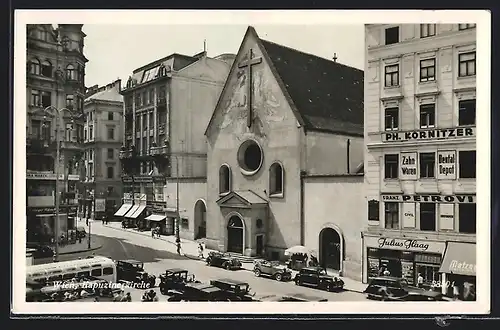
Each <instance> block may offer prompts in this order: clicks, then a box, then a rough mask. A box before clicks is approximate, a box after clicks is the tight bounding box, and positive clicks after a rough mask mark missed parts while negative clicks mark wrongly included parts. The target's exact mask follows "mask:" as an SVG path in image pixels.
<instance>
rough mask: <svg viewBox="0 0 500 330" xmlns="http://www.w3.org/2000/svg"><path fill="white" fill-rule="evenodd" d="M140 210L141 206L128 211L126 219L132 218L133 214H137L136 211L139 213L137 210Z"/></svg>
mask: <svg viewBox="0 0 500 330" xmlns="http://www.w3.org/2000/svg"><path fill="white" fill-rule="evenodd" d="M138 208H139V205H133V206H132V207H131V208H130V210H128V211H127V213H125V215H124V217H125V218H132V214H134V213H135V211H137V209H138Z"/></svg>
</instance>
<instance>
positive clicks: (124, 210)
mask: <svg viewBox="0 0 500 330" xmlns="http://www.w3.org/2000/svg"><path fill="white" fill-rule="evenodd" d="M132 206H133V205H132V204H123V205H122V206H120V208H119V209H118V211H116V213H115V217H123V216H124V215H125V214H126V213H127V212H128V211H129V210H130V209H131V208H132Z"/></svg>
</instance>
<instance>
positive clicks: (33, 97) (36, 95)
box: [31, 89, 41, 106]
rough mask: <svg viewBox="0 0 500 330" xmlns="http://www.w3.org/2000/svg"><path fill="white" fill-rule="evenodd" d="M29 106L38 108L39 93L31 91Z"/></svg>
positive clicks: (39, 103)
mask: <svg viewBox="0 0 500 330" xmlns="http://www.w3.org/2000/svg"><path fill="white" fill-rule="evenodd" d="M31 105H34V106H40V105H41V102H40V92H39V91H37V90H34V89H32V90H31Z"/></svg>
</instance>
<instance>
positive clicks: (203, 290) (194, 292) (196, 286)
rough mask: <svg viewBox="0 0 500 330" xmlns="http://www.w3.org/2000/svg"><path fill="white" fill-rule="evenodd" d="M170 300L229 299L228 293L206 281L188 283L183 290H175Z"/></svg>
mask: <svg viewBox="0 0 500 330" xmlns="http://www.w3.org/2000/svg"><path fill="white" fill-rule="evenodd" d="M168 301H176V302H179V301H229V299H228V298H227V297H226V293H225V292H224V291H223V290H221V289H219V288H218V287H216V286H213V285H210V284H206V283H188V284H186V285H185V286H184V289H183V290H182V291H174V292H173V293H172V296H171V297H170V298H168Z"/></svg>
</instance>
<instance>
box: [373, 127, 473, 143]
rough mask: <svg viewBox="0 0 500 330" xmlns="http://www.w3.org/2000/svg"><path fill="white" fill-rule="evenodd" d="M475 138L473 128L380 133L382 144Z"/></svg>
mask: <svg viewBox="0 0 500 330" xmlns="http://www.w3.org/2000/svg"><path fill="white" fill-rule="evenodd" d="M474 136H476V128H475V127H455V128H441V129H431V130H415V131H406V132H391V133H382V141H383V142H403V141H426V140H448V139H456V138H468V137H474Z"/></svg>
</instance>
